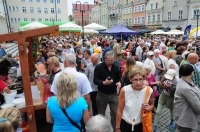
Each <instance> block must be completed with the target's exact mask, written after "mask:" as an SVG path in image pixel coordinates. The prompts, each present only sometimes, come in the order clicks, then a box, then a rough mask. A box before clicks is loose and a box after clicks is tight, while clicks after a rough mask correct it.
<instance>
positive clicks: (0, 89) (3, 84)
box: [0, 79, 7, 93]
mask: <svg viewBox="0 0 200 132" xmlns="http://www.w3.org/2000/svg"><path fill="white" fill-rule="evenodd" d="M6 86H7V85H6V84H5V83H4V81H3V80H1V79H0V93H1V92H2V91H3V89H4V88H5V87H6Z"/></svg>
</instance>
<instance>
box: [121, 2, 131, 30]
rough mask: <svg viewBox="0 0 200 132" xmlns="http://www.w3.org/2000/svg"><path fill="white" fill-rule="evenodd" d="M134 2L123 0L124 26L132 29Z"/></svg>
mask: <svg viewBox="0 0 200 132" xmlns="http://www.w3.org/2000/svg"><path fill="white" fill-rule="evenodd" d="M132 3H133V2H132V0H122V3H121V4H122V24H123V25H125V26H126V27H130V28H132V24H133V23H132Z"/></svg>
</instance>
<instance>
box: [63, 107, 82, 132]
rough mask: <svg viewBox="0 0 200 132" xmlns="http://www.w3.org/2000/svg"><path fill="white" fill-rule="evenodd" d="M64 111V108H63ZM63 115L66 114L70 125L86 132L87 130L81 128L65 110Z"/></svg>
mask: <svg viewBox="0 0 200 132" xmlns="http://www.w3.org/2000/svg"><path fill="white" fill-rule="evenodd" d="M61 109H62V108H61ZM62 111H63V113H64V114H65V116H66V117H67V118H68V119H69V121H70V123H71V124H72V125H73V126H75V127H76V128H77V129H79V130H80V132H85V130H84V129H83V128H81V127H80V126H79V125H78V124H77V123H76V122H74V121H73V120H72V119H71V118H70V117H69V115H68V114H67V112H66V110H65V109H62Z"/></svg>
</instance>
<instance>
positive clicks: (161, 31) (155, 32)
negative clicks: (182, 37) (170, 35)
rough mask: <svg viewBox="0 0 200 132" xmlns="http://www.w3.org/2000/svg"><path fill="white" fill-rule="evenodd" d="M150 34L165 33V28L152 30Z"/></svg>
mask: <svg viewBox="0 0 200 132" xmlns="http://www.w3.org/2000/svg"><path fill="white" fill-rule="evenodd" d="M150 34H151V35H154V34H165V32H164V31H163V30H156V31H154V32H151V33H150Z"/></svg>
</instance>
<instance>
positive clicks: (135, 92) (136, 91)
mask: <svg viewBox="0 0 200 132" xmlns="http://www.w3.org/2000/svg"><path fill="white" fill-rule="evenodd" d="M132 89H133V86H132ZM142 89H143V88H142ZM142 89H140V90H134V89H133V92H134V94H135V96H136V97H137V98H138V95H139V93H140V92H141V91H142Z"/></svg>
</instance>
